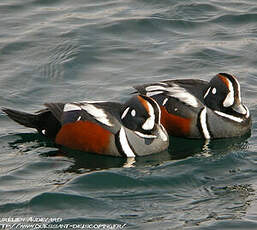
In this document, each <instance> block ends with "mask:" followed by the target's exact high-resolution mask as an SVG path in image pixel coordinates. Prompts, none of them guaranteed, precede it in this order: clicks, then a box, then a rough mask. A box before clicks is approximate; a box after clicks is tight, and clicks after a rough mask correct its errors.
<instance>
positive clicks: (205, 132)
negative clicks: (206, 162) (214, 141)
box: [200, 107, 211, 139]
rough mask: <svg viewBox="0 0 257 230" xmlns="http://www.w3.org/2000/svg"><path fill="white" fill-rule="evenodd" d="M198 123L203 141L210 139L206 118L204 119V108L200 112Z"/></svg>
mask: <svg viewBox="0 0 257 230" xmlns="http://www.w3.org/2000/svg"><path fill="white" fill-rule="evenodd" d="M200 123H201V126H202V130H203V135H204V138H205V139H210V138H211V136H210V133H209V130H208V127H207V118H206V107H204V109H203V110H202V112H201V113H200Z"/></svg>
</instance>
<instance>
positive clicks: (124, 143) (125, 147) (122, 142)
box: [119, 127, 136, 157]
mask: <svg viewBox="0 0 257 230" xmlns="http://www.w3.org/2000/svg"><path fill="white" fill-rule="evenodd" d="M119 141H120V145H121V148H122V150H123V152H124V153H125V154H126V156H127V157H135V156H136V155H135V154H134V152H133V151H132V149H131V148H130V146H129V143H128V139H127V136H126V133H125V130H124V128H123V127H121V129H120V133H119Z"/></svg>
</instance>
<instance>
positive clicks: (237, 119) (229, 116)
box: [214, 110, 243, 123]
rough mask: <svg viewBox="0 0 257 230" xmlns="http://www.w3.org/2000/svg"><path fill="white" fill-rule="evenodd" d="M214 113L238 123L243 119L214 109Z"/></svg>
mask: <svg viewBox="0 0 257 230" xmlns="http://www.w3.org/2000/svg"><path fill="white" fill-rule="evenodd" d="M214 113H216V114H218V115H219V116H221V117H225V118H228V119H230V120H232V121H235V122H238V123H241V122H242V121H243V119H242V118H240V117H235V116H232V115H229V114H226V113H222V112H220V111H217V110H215V111H214Z"/></svg>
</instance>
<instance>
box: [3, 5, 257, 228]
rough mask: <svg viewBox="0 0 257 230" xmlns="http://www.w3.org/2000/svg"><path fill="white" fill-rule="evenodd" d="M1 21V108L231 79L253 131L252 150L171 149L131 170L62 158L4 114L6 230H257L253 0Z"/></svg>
mask: <svg viewBox="0 0 257 230" xmlns="http://www.w3.org/2000/svg"><path fill="white" fill-rule="evenodd" d="M0 14H1V19H0V31H1V32H0V106H5V107H12V108H17V109H22V110H26V111H30V112H31V111H35V110H38V109H40V108H42V106H41V105H42V104H43V103H45V102H56V101H62V102H63V101H78V100H86V99H87V100H88V99H93V100H98V99H99V100H103V99H104V100H106V99H107V100H114V101H124V100H126V99H127V98H128V97H129V93H131V92H133V90H132V88H131V86H132V85H137V84H141V83H147V82H155V81H159V80H164V79H175V78H200V79H204V80H209V79H210V78H211V77H212V76H213V75H215V74H216V73H218V72H229V73H232V74H235V75H236V76H238V78H239V81H240V83H241V88H242V95H243V100H244V102H245V104H246V105H247V106H248V107H249V109H250V111H251V114H252V119H253V128H252V134H251V136H250V137H248V138H247V137H246V138H241V139H232V140H231V139H229V140H217V141H211V142H210V143H207V144H206V143H204V142H203V141H189V140H184V139H175V138H171V147H170V149H169V150H168V151H166V152H163V153H161V154H157V155H152V156H148V157H143V158H138V159H136V161H135V162H130V161H127V160H125V159H118V158H112V157H102V156H96V155H90V154H86V153H77V152H68V153H67V155H66V156H63V154H62V153H61V152H60V151H58V150H57V149H56V148H54V146H53V145H52V144H51V143H49V142H47V141H46V140H44V139H42V137H39V136H38V135H37V134H36V133H35V132H34V131H33V130H31V129H27V128H25V127H22V126H19V125H18V124H16V123H14V122H12V121H11V120H9V119H8V118H7V117H6V116H5V115H4V114H3V113H0V127H1V128H0V149H1V151H0V157H1V158H0V159H1V160H0V224H5V223H6V221H5V220H4V219H3V218H5V217H16V218H18V217H19V218H29V217H32V216H34V217H50V218H60V219H58V221H59V222H58V224H65V223H70V224H71V223H75V224H121V225H124V224H126V227H125V229H257V208H256V204H257V141H256V135H257V122H256V117H257V110H256V105H257V101H256V92H257V90H256V87H257V58H256V57H257V3H256V1H255V0H244V1H240V0H237V1H222V0H209V1H203V0H202V1H200V0H198V1H196V0H172V1H171V0H170V1H168V0H163V1H157V0H138V1H136V0H126V1H125V0H108V1H107V0H102V1H96V0H87V1H82V0H80V1H68V0H66V1H65V0H64V1H60V0H51V1H50V0H45V1H44V0H26V1H21V0H12V1H10V0H1V2H0ZM8 223H10V222H8ZM0 226H1V225H0ZM16 227H17V226H16ZM0 228H1V227H0ZM31 228H32V227H31ZM17 229H18V228H17Z"/></svg>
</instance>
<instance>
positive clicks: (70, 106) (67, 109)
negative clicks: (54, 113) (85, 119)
mask: <svg viewBox="0 0 257 230" xmlns="http://www.w3.org/2000/svg"><path fill="white" fill-rule="evenodd" d="M76 110H81V108H80V106H78V105H75V104H71V103H67V104H65V105H64V108H63V112H70V111H76Z"/></svg>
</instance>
